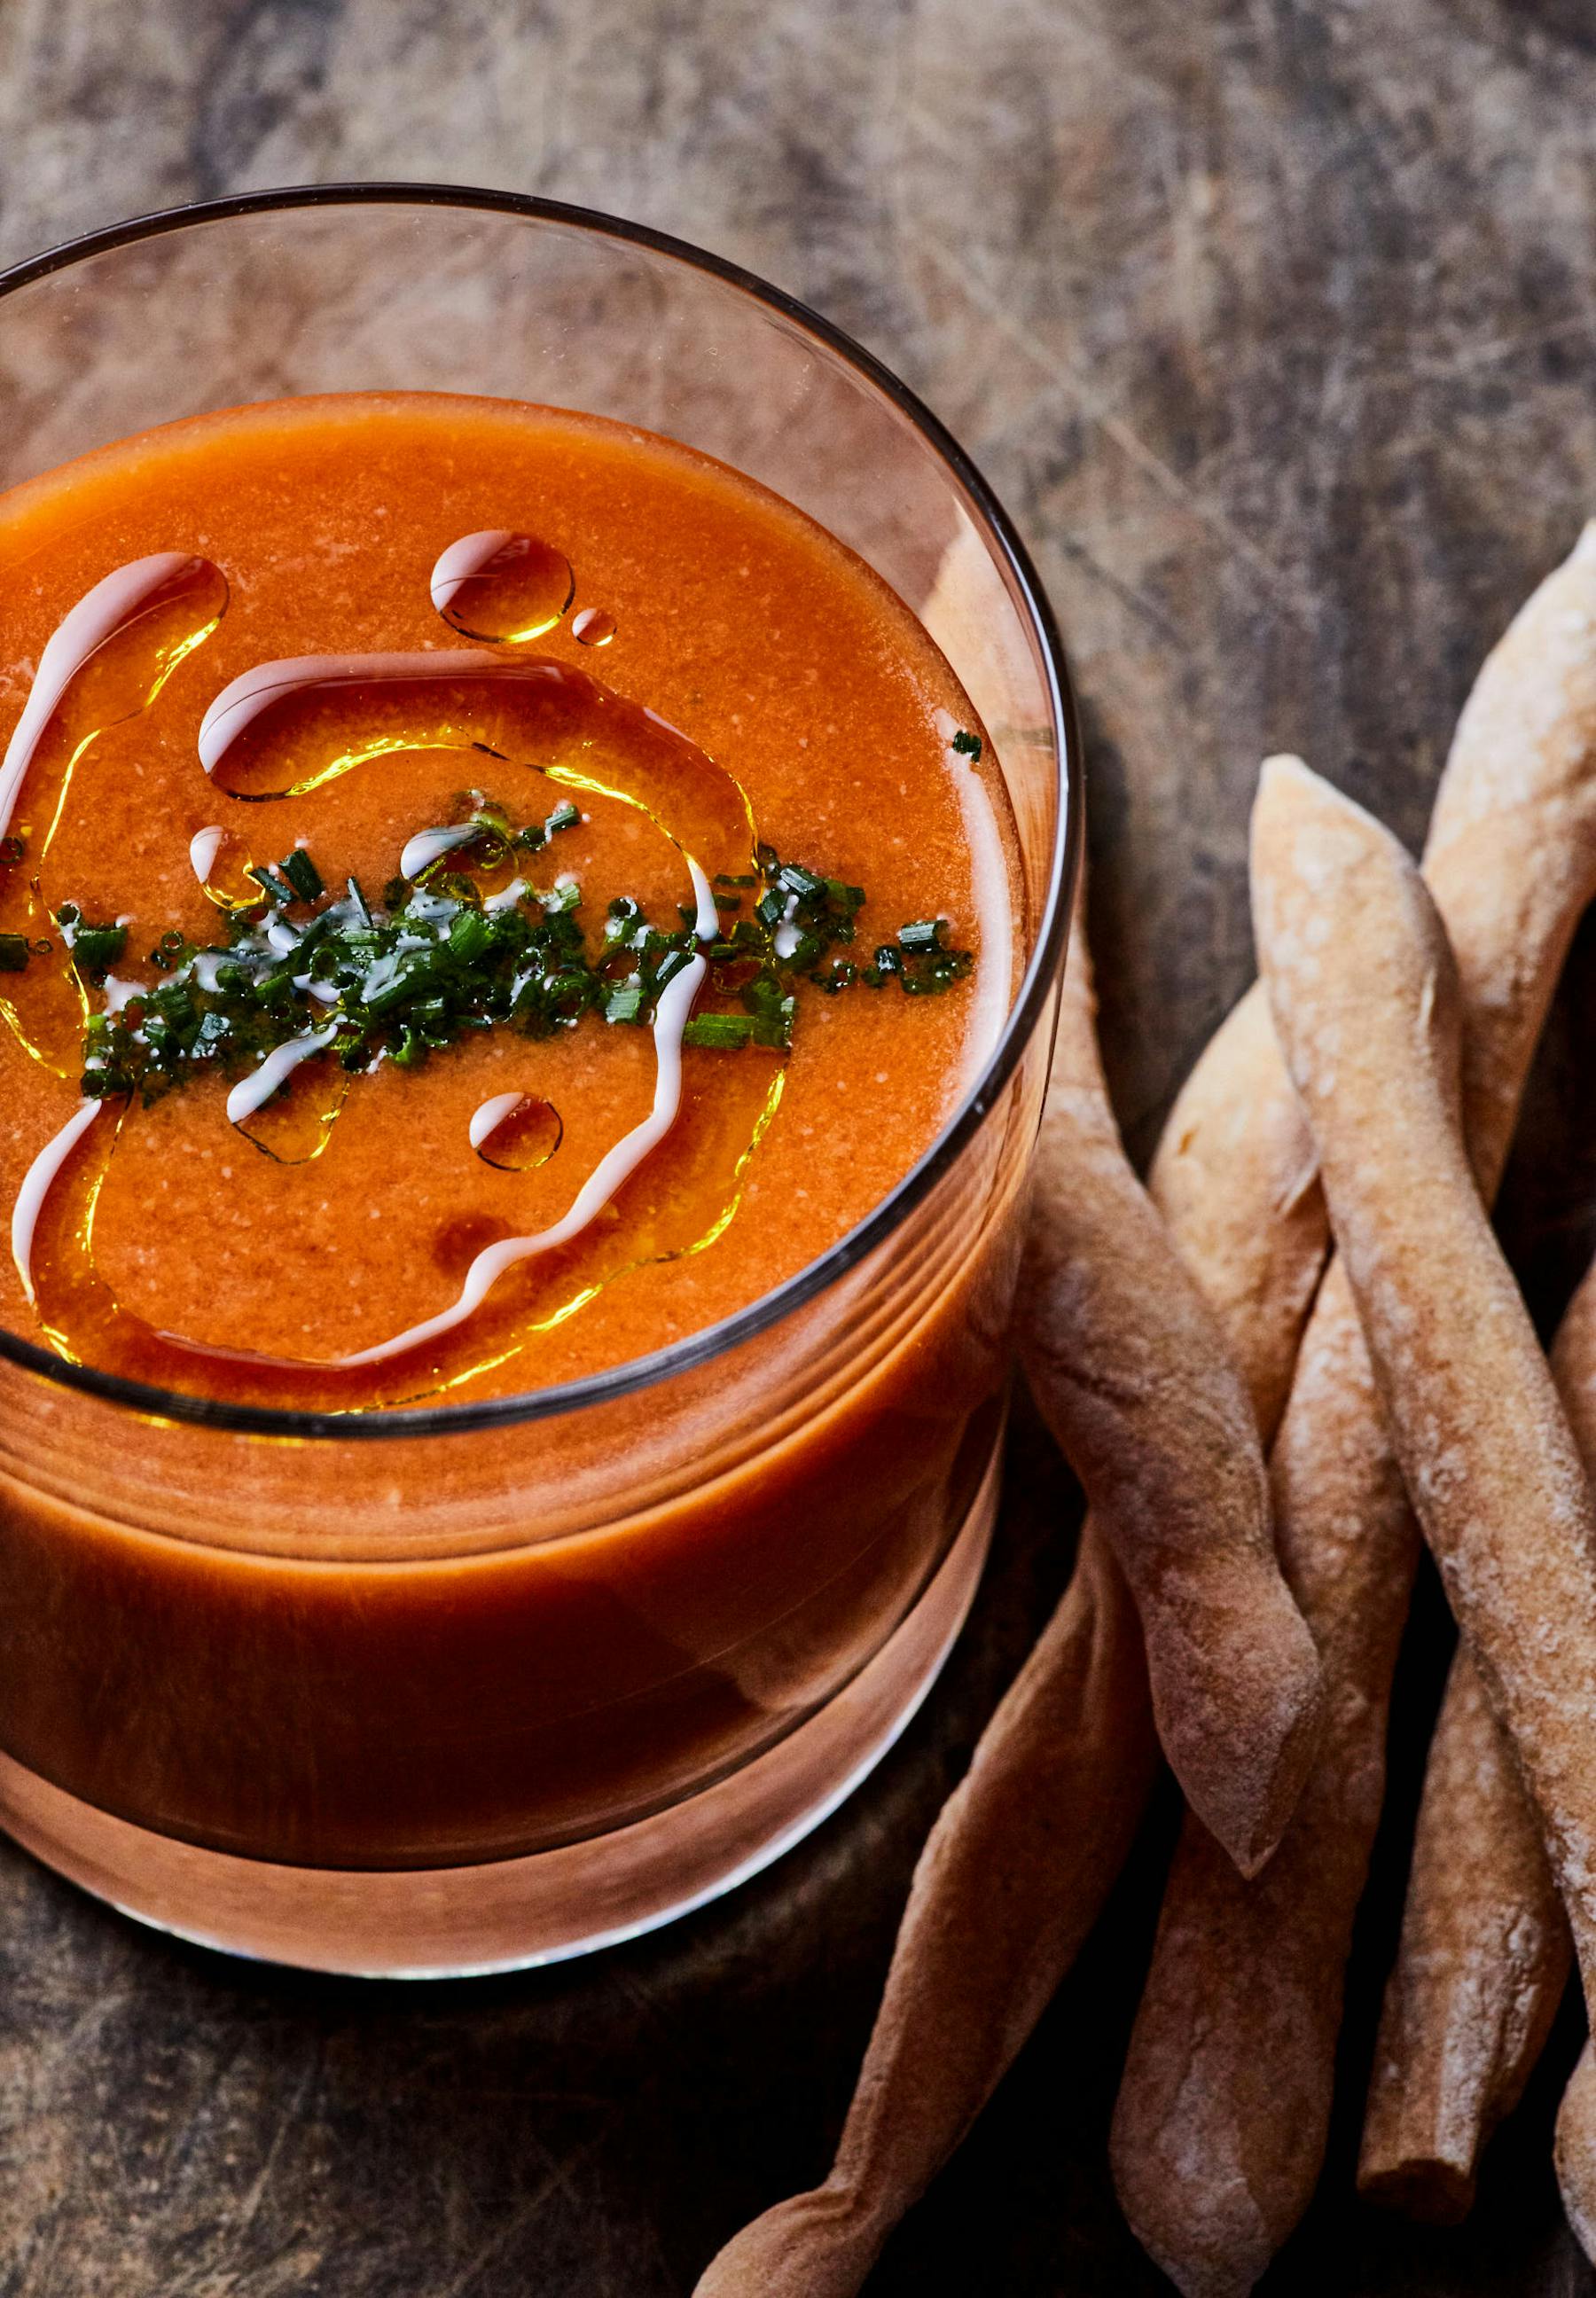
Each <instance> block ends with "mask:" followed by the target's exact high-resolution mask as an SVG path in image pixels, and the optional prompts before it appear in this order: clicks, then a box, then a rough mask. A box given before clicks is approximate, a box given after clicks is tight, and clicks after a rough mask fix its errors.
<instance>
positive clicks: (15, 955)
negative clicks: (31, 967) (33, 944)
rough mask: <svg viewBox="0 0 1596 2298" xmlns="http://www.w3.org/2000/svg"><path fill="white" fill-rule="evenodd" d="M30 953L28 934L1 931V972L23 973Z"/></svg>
mask: <svg viewBox="0 0 1596 2298" xmlns="http://www.w3.org/2000/svg"><path fill="white" fill-rule="evenodd" d="M28 955H29V953H28V937H27V935H26V934H19V933H0V973H21V971H22V969H23V968H24V966H25V965H26V964H27V963H28Z"/></svg>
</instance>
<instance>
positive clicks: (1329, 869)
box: [1253, 766, 1596, 2239]
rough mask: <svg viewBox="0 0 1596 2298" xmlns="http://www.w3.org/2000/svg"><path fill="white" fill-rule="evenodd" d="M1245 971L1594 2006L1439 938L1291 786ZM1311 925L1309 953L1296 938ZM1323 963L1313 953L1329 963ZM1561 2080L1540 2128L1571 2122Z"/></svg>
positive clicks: (1575, 1533)
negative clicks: (1269, 1012) (1302, 1115)
mask: <svg viewBox="0 0 1596 2298" xmlns="http://www.w3.org/2000/svg"><path fill="white" fill-rule="evenodd" d="M1253 905H1254V918H1255V922H1256V925H1257V931H1258V941H1259V953H1260V959H1261V964H1262V968H1263V971H1264V975H1265V979H1266V980H1267V981H1268V983H1269V997H1270V1004H1271V1007H1272V1009H1273V1011H1274V1014H1275V1021H1276V1027H1277V1029H1278V1032H1279V1035H1280V1038H1281V1044H1282V1049H1283V1051H1284V1052H1285V1054H1286V1060H1287V1065H1288V1066H1289V1068H1290V1070H1291V1072H1292V1078H1293V1081H1294V1084H1295V1085H1296V1087H1297V1090H1298V1092H1299V1093H1300V1094H1301V1095H1302V1102H1303V1105H1304V1108H1305V1110H1306V1112H1307V1115H1308V1118H1309V1121H1310V1124H1311V1127H1312V1128H1313V1132H1314V1136H1315V1138H1316V1140H1317V1142H1318V1145H1319V1159H1320V1169H1321V1173H1322V1177H1323V1180H1324V1185H1325V1193H1326V1196H1327V1201H1328V1203H1329V1207H1330V1216H1331V1221H1332V1224H1333V1226H1334V1228H1335V1231H1336V1241H1337V1244H1338V1245H1339V1247H1340V1250H1341V1252H1342V1254H1343V1255H1344V1259H1345V1262H1346V1265H1347V1268H1348V1270H1349V1273H1350V1276H1351V1278H1352V1285H1353V1288H1354V1290H1355V1292H1356V1294H1357V1300H1358V1308H1359V1313H1360V1318H1361V1319H1362V1322H1363V1327H1364V1332H1365V1336H1366V1339H1367V1341H1368V1343H1369V1352H1370V1355H1371V1357H1372V1359H1373V1360H1374V1364H1375V1368H1376V1373H1377V1379H1378V1382H1379V1386H1380V1392H1381V1396H1382V1399H1383V1401H1384V1403H1385V1409H1386V1414H1387V1418H1388V1420H1389V1423H1390V1426H1391V1431H1392V1436H1393V1442H1394V1444H1395V1447H1396V1450H1397V1452H1398V1455H1399V1457H1400V1459H1401V1460H1402V1468H1403V1473H1404V1476H1405V1477H1406V1480H1407V1484H1408V1489H1409V1491H1410V1493H1411V1494H1412V1496H1413V1500H1414V1504H1415V1506H1416V1508H1417V1509H1418V1515H1419V1518H1420V1521H1421V1523H1422V1524H1423V1526H1424V1530H1425V1534H1426V1539H1427V1540H1428V1542H1429V1543H1430V1546H1431V1549H1432V1550H1433V1551H1434V1553H1435V1558H1436V1561H1437V1563H1438V1565H1439V1566H1440V1568H1441V1573H1442V1577H1443V1582H1444V1583H1445V1586H1446V1591H1447V1595H1448V1597H1449V1599H1450V1600H1451V1606H1452V1610H1453V1612H1454V1613H1455V1615H1456V1616H1457V1619H1458V1624H1459V1626H1460V1630H1461V1632H1462V1633H1463V1634H1464V1636H1465V1637H1466V1638H1467V1639H1468V1645H1469V1648H1470V1650H1471V1652H1472V1654H1473V1657H1474V1660H1475V1664H1476V1667H1477V1668H1478V1670H1479V1672H1480V1675H1481V1678H1482V1680H1483V1682H1484V1685H1485V1688H1486V1690H1487V1691H1488V1693H1489V1696H1490V1699H1491V1701H1492V1705H1493V1707H1494V1709H1495V1711H1496V1714H1497V1715H1498V1717H1499V1719H1500V1720H1501V1723H1502V1724H1503V1725H1504V1727H1505V1728H1506V1730H1507V1731H1508V1732H1509V1734H1510V1736H1511V1739H1512V1743H1513V1748H1514V1752H1515V1755H1516V1757H1517V1763H1518V1766H1519V1770H1520V1772H1521V1774H1522V1777H1523V1780H1524V1784H1525V1787H1526V1791H1527V1793H1528V1795H1529V1798H1530V1800H1531V1802H1532V1803H1533V1805H1534V1808H1535V1811H1536V1814H1537V1816H1538V1818H1539V1820H1540V1823H1541V1828H1542V1839H1543V1840H1544V1842H1545V1845H1546V1849H1547V1854H1548V1857H1549V1858H1550V1860H1551V1866H1552V1870H1553V1872H1554V1873H1555V1875H1556V1877H1557V1881H1558V1885H1559V1890H1560V1891H1561V1893H1562V1896H1563V1902H1564V1905H1565V1907H1566V1908H1567V1913H1568V1918H1569V1922H1570V1926H1571V1928H1572V1930H1573V1933H1574V1943H1575V1954H1576V1955H1577V1957H1578V1960H1579V1965H1580V1973H1581V1979H1582V1981H1583V1984H1584V1989H1585V1995H1586V2000H1587V2003H1589V2002H1590V2001H1591V2000H1592V1996H1593V1995H1596V1505H1593V1503H1592V1496H1591V1492H1590V1488H1589V1485H1588V1484H1587V1482H1586V1478H1585V1475H1584V1466H1583V1463H1582V1462H1581V1459H1580V1457H1579V1452H1578V1450H1577V1447H1576V1446H1575V1441H1574V1436H1573V1434H1572V1431H1571V1430H1570V1428H1569V1426H1568V1422H1567V1418H1566V1416H1565V1414H1564V1412H1563V1410H1562V1408H1561V1405H1560V1403H1559V1398H1558V1393H1557V1389H1556V1387H1555V1385H1554V1384H1553V1381H1552V1378H1551V1372H1550V1370H1549V1368H1548V1367H1547V1365H1546V1361H1545V1360H1544V1358H1543V1357H1542V1354H1541V1351H1540V1348H1539V1345H1538V1343H1537V1342H1536V1340H1535V1335H1534V1327H1532V1325H1531V1324H1530V1321H1529V1318H1528V1315H1527V1313H1526V1310H1525V1307H1524V1303H1523V1302H1522V1300H1521V1298H1520V1297H1519V1294H1518V1289H1517V1285H1515V1283H1514V1281H1513V1278H1512V1276H1511V1274H1510V1272H1509V1269H1508V1267H1507V1264H1506V1262H1505V1261H1503V1260H1502V1257H1501V1250H1500V1248H1499V1246H1498V1245H1497V1243H1496V1240H1495V1238H1494V1236H1493V1234H1492V1230H1491V1227H1490V1223H1489V1220H1488V1219H1487V1218H1486V1215H1485V1212H1484V1208H1483V1206H1482V1204H1481V1203H1480V1199H1479V1194H1478V1192H1477V1190H1476V1186H1475V1185H1474V1177H1473V1174H1472V1172H1471V1170H1470V1167H1469V1163H1468V1154H1467V1152H1466V1149H1465V1147H1464V1143H1463V1136H1462V1127H1461V1122H1460V1090H1459V1071H1460V1050H1461V1046H1460V1004H1461V1001H1460V993H1459V985H1458V977H1457V971H1456V968H1455V966H1454V964H1453V961H1452V957H1451V951H1450V949H1449V947H1448V946H1447V941H1446V936H1445V931H1444V929H1443V926H1442V923H1441V921H1440V919H1439V917H1438V915H1437V914H1436V913H1435V908H1434V905H1432V904H1431V903H1430V901H1429V900H1428V898H1427V897H1426V894H1425V891H1424V887H1423V881H1422V880H1421V879H1420V878H1419V876H1418V871H1417V870H1416V869H1415V868H1414V866H1413V864H1411V862H1410V861H1409V859H1408V857H1407V856H1406V855H1405V854H1404V853H1403V852H1402V848H1401V847H1400V846H1398V845H1397V843H1396V841H1395V840H1394V839H1393V838H1391V837H1390V836H1389V834H1388V833H1387V832H1386V831H1384V830H1382V829H1381V828H1380V826H1379V824H1378V823H1377V822H1374V821H1373V820H1372V819H1371V818H1370V817H1369V815H1368V814H1364V813H1363V812H1362V811H1361V809H1360V808H1358V807H1356V806H1352V804H1351V802H1350V801H1348V800H1346V799H1344V798H1338V797H1337V796H1336V793H1335V792H1334V791H1333V790H1331V789H1329V788H1328V786H1327V784H1325V783H1323V782H1320V781H1317V780H1316V779H1315V778H1314V777H1313V776H1311V775H1310V774H1309V773H1307V772H1306V770H1305V769H1303V768H1301V767H1297V768H1294V769H1293V768H1287V767H1285V766H1278V767H1277V768H1276V769H1275V770H1274V771H1273V772H1266V774H1265V778H1264V781H1263V784H1262V787H1261V791H1260V795H1259V799H1258V804H1257V807H1256V809H1255V811H1254V814H1253ZM1316 919H1317V920H1320V921H1323V922H1324V925H1325V926H1326V927H1327V929H1328V933H1327V941H1326V944H1325V946H1324V948H1323V949H1322V950H1319V949H1318V948H1315V947H1311V946H1310V945H1309V941H1308V939H1307V937H1308V935H1309V933H1310V931H1314V932H1317V931H1318V930H1319V929H1317V928H1313V927H1311V921H1313V920H1316ZM1332 952H1333V955H1331V953H1332ZM1592 2079H1593V2078H1592V2071H1591V2069H1590V2068H1589V2066H1588V2065H1587V2066H1585V2067H1584V2069H1583V2071H1582V2073H1581V2074H1580V2075H1579V2076H1576V2079H1575V2084H1574V2085H1573V2086H1571V2092H1570V2100H1569V2102H1568V2103H1567V2108H1566V2112H1565V2116H1564V2129H1563V2130H1562V2132H1561V2133H1560V2141H1559V2153H1560V2157H1561V2160H1562V2162H1563V2164H1564V2167H1565V2170H1566V2171H1569V2172H1571V2173H1572V2184H1573V2186H1574V2194H1573V2197H1572V2199H1573V2200H1574V2202H1575V2206H1576V2231H1578V2232H1580V2233H1581V2235H1582V2239H1584V2238H1588V2237H1589V2236H1592V2234H1596V2228H1592V2227H1591V2226H1589V2225H1581V2224H1580V2223H1579V2221H1578V2217H1577V2208H1578V2205H1579V2203H1582V2202H1583V2200H1584V2195H1585V2194H1586V2193H1587V2192H1588V2190H1589V2189H1588V2185H1587V2173H1588V2171H1589V2170H1590V2168H1591V2166H1590V2164H1589V2163H1588V2162H1575V2160H1574V2156H1575V2152H1576V2148H1577V2146H1580V2145H1583V2142H1584V2139H1585V2138H1586V2137H1588V2135H1589V2133H1590V2131H1591V2129H1592V2117H1591V2115H1590V2113H1589V2112H1588V2110H1587V2108H1586V2105H1585V2103H1584V2098H1583V2095H1581V2094H1583V2093H1584V2091H1585V2090H1586V2089H1588V2088H1589V2087H1590V2086H1591V2084H1592Z"/></svg>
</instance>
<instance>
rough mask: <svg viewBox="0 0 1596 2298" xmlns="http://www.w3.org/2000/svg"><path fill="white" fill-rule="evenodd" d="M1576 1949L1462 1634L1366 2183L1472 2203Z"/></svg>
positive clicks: (1433, 1757) (1372, 2111)
mask: <svg viewBox="0 0 1596 2298" xmlns="http://www.w3.org/2000/svg"><path fill="white" fill-rule="evenodd" d="M1571 1959H1572V1949H1571V1947H1570V1945H1569V1939H1568V1926H1567V1922H1566V1921H1565V1919H1564V1915H1563V1908H1562V1902H1561V1900H1560V1899H1559V1897H1558V1893H1557V1886H1556V1884H1555V1883H1554V1882H1553V1881H1552V1879H1551V1868H1550V1867H1549V1866H1548V1865H1547V1864H1546V1854H1545V1852H1544V1851H1543V1850H1542V1847H1541V1836H1540V1831H1539V1829H1538V1828H1537V1827H1536V1825H1535V1822H1534V1816H1533V1814H1531V1812H1530V1809H1529V1806H1527V1804H1526V1801H1525V1799H1524V1792H1523V1790H1522V1788H1521V1787H1520V1785H1519V1781H1518V1775H1517V1769H1516V1767H1515V1765H1514V1763H1513V1757H1512V1754H1511V1751H1510V1749H1509V1747H1508V1745H1507V1743H1506V1741H1505V1740H1503V1738H1502V1735H1501V1728H1500V1726H1499V1725H1498V1723H1497V1721H1496V1718H1495V1716H1494V1715H1493V1713H1492V1711H1491V1707H1490V1703H1489V1701H1488V1700H1487V1699H1486V1698H1485V1693H1484V1686H1483V1685H1482V1684H1481V1682H1480V1680H1479V1676H1478V1674H1477V1673H1476V1669H1475V1667H1474V1665H1473V1663H1472V1661H1470V1660H1469V1659H1468V1656H1467V1654H1466V1652H1464V1651H1463V1650H1462V1649H1460V1650H1459V1652H1458V1655H1457V1657H1456V1658H1455V1659H1454V1661H1453V1663H1452V1667H1451V1674H1450V1675H1449V1676H1448V1678H1447V1685H1446V1698H1445V1699H1444V1701H1443V1705H1442V1709H1441V1714H1440V1717H1439V1719H1438V1720H1437V1723H1436V1725H1435V1738H1434V1739H1433V1740H1431V1742H1430V1753H1429V1761H1428V1763H1427V1765H1426V1770H1425V1790H1424V1802H1423V1805H1422V1806H1421V1808H1420V1811H1419V1816H1418V1834H1417V1836H1416V1838H1415V1840H1414V1845H1413V1864H1412V1870H1411V1872H1410V1881H1409V1897H1408V1903H1407V1906H1406V1909H1405V1911H1404V1914H1403V1917H1402V1944H1401V1946H1400V1947H1399V1949H1398V1952H1397V1959H1396V1963H1395V1964H1394V1966H1393V1970H1392V1973H1391V1977H1390V1980H1388V1982H1387V1984H1386V1988H1385V2005H1384V2008H1383V2010H1382V2013H1381V2017H1380V2037H1379V2042H1378V2044H1377V2046H1376V2050H1375V2063H1374V2069H1373V2071H1372V2073H1371V2075H1370V2078H1369V2103H1368V2105H1367V2107H1366V2109H1365V2111H1364V2121H1363V2145H1362V2151H1361V2153H1360V2156H1359V2162H1358V2186H1359V2190H1360V2193H1362V2194H1365V2195H1368V2196H1369V2199H1370V2200H1371V2201H1374V2202H1380V2203H1388V2204H1390V2205H1391V2206H1392V2207H1393V2209H1397V2210H1402V2211H1407V2213H1408V2214H1409V2216H1410V2217H1411V2218H1417V2219H1429V2220H1431V2221H1433V2222H1434V2223H1435V2224H1437V2225H1448V2224H1451V2223H1453V2222H1455V2221H1456V2220H1458V2219H1462V2218H1466V2217H1467V2216H1468V2211H1470V2209H1471V2208H1472V2207H1473V2203H1474V2182H1475V2170H1476V2164H1477V2162H1478V2161H1479V2154H1480V2149H1481V2148H1482V2147H1483V2146H1484V2143H1485V2141H1486V2139H1487V2138H1488V2137H1490V2135H1491V2133H1492V2131H1493V2129H1494V2128H1495V2126H1496V2124H1497V2123H1498V2122H1499V2121H1500V2120H1501V2118H1502V2116H1503V2115H1504V2114H1507V2113H1509V2112H1511V2110H1512V2108H1513V2107H1514V2106H1515V2105H1516V2104H1517V2101H1518V2098H1519V2096H1520V2094H1521V2093H1522V2091H1523V2089H1524V2086H1525V2083H1526V2080H1527V2079H1528V2078H1529V2073H1530V2070H1531V2069H1532V2068H1533V2066H1534V2062H1535V2061H1536V2059H1537V2058H1538V2057H1539V2056H1540V2054H1541V2048H1542V2044H1543V2043H1544V2042H1545V2040H1546V2037H1547V2035H1548V2033H1549V2031H1550V2029H1551V2021H1552V2018H1553V2016H1554V2014H1555V2013H1556V2011H1557V2007H1558V2004H1559V2000H1560V1998H1561V1996H1562V1992H1563V1988H1564V1985H1565V1983H1566V1982H1567V1977H1568V1966H1569V1963H1570V1961H1571Z"/></svg>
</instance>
